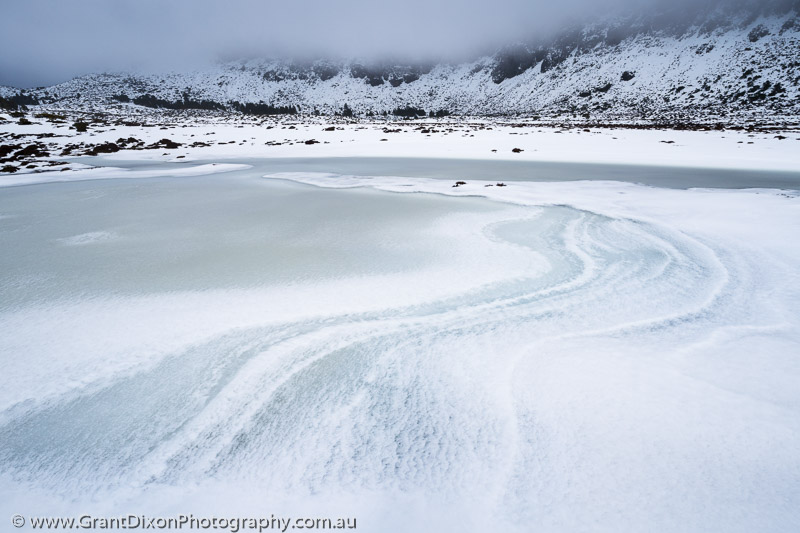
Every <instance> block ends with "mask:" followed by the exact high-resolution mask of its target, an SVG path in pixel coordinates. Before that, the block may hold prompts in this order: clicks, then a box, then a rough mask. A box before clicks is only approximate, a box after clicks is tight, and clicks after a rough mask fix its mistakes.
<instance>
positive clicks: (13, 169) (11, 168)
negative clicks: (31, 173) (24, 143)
mask: <svg viewBox="0 0 800 533" xmlns="http://www.w3.org/2000/svg"><path fill="white" fill-rule="evenodd" d="M17 170H19V169H18V168H17V167H15V166H14V165H3V168H0V172H8V173H9V174H13V173H14V172H16V171H17Z"/></svg>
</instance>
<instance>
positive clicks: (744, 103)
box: [0, 1, 800, 122]
mask: <svg viewBox="0 0 800 533" xmlns="http://www.w3.org/2000/svg"><path fill="white" fill-rule="evenodd" d="M712 4H714V5H711V6H710V7H708V5H707V4H706V5H707V7H706V8H705V9H701V8H697V9H696V10H695V11H694V12H692V13H691V14H690V15H691V16H690V15H685V16H684V17H683V18H681V19H676V18H675V13H674V12H673V13H650V14H645V15H642V14H641V13H639V14H628V15H627V16H625V17H610V18H609V19H607V20H605V21H604V22H602V23H594V24H592V25H587V26H583V27H581V28H579V29H576V30H572V31H566V32H562V33H561V34H559V35H558V36H557V37H556V38H553V39H549V40H547V41H539V42H534V43H526V44H518V45H514V46H509V47H506V48H504V49H502V50H499V51H497V52H496V53H495V54H493V55H491V56H486V57H483V58H480V59H478V60H476V61H473V62H470V63H461V64H455V65H453V64H438V65H432V66H431V65H428V66H419V65H416V66H414V65H411V66H409V65H393V64H380V65H379V64H375V63H364V62H358V61H355V60H351V61H344V62H333V61H327V60H326V61H322V60H320V61H316V62H311V63H299V62H296V61H295V62H293V61H288V60H280V61H266V60H249V61H238V62H231V63H225V64H219V65H216V66H214V67H212V68H209V69H206V70H202V71H195V72H179V73H178V72H176V73H171V74H159V75H153V74H148V75H142V74H136V75H135V74H128V73H115V74H107V73H106V74H95V75H88V76H83V77H80V78H76V79H74V80H71V81H68V82H66V83H62V84H59V85H55V86H53V87H48V88H42V89H36V90H31V91H28V92H27V93H26V94H27V95H28V96H33V97H35V98H38V99H39V101H40V102H41V103H42V104H43V105H46V106H48V107H52V108H56V109H58V108H60V109H70V108H71V109H83V110H87V109H95V110H97V109H103V110H116V111H118V112H122V113H123V114H124V113H126V111H127V110H128V109H129V107H130V106H134V105H136V104H135V103H134V102H139V103H140V104H142V103H143V104H145V105H147V106H150V107H169V106H173V107H189V108H192V107H195V108H206V109H226V110H242V109H244V108H243V106H244V105H245V104H247V103H263V104H266V105H269V106H275V107H284V106H286V107H291V108H294V109H296V110H297V111H298V112H300V113H307V114H312V113H320V114H334V113H342V112H343V111H345V112H346V109H347V108H349V109H352V111H353V112H354V114H355V115H380V114H384V113H389V114H391V113H392V112H393V111H395V110H397V109H406V111H407V112H409V113H418V112H423V111H424V112H425V113H426V114H429V113H430V112H434V113H435V112H437V111H444V112H448V113H450V114H463V115H521V116H540V117H543V118H549V117H563V118H572V117H574V118H583V119H587V118H588V119H591V120H642V119H643V120H656V121H661V122H675V121H707V120H722V121H725V120H738V119H742V120H756V121H759V120H768V121H776V120H777V121H788V122H793V121H796V120H797V117H798V116H799V115H800V7H799V6H800V2H796V1H769V2H764V3H762V4H761V7H760V8H759V7H752V4H748V5H750V6H751V7H749V8H746V9H745V8H739V9H733V8H732V7H731V6H732V3H730V2H712ZM721 6H724V7H726V9H723V7H721ZM765 6H766V7H765ZM13 94H15V91H12V90H10V89H4V90H0V96H5V97H6V98H8V97H9V96H10V95H13ZM345 106H347V108H346V107H345ZM407 108H412V109H407ZM262 110H263V109H262Z"/></svg>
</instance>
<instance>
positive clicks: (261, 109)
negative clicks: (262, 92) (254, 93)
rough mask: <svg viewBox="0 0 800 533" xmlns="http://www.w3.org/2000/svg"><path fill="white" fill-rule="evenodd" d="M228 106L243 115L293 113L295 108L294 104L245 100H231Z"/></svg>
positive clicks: (295, 111)
mask: <svg viewBox="0 0 800 533" xmlns="http://www.w3.org/2000/svg"><path fill="white" fill-rule="evenodd" d="M230 106H231V108H232V109H234V110H236V111H238V112H240V113H244V114H245V115H295V114H297V108H296V107H294V106H275V105H272V104H265V103H264V102H258V103H253V102H247V103H244V104H243V103H241V102H236V101H231V102H230Z"/></svg>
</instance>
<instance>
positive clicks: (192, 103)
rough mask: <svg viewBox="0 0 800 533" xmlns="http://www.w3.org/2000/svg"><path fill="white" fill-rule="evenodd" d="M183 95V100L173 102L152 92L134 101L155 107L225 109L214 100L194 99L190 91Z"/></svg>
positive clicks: (141, 104)
mask: <svg viewBox="0 0 800 533" xmlns="http://www.w3.org/2000/svg"><path fill="white" fill-rule="evenodd" d="M182 96H183V99H182V100H176V101H174V102H173V101H170V100H164V99H161V98H158V97H156V96H153V95H152V94H143V95H141V96H137V97H135V98H134V99H133V103H134V104H136V105H140V106H144V107H151V108H154V109H176V110H180V109H205V110H208V111H219V110H223V109H225V106H223V105H222V104H220V103H217V102H214V101H212V100H193V99H192V98H191V96H190V95H189V93H188V92H185V93H183V95H182Z"/></svg>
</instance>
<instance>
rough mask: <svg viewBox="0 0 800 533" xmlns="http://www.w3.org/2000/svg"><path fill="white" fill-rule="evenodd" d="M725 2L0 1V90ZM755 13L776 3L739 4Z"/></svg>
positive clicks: (412, 55) (409, 57)
mask: <svg viewBox="0 0 800 533" xmlns="http://www.w3.org/2000/svg"><path fill="white" fill-rule="evenodd" d="M734 3H735V4H741V3H742V2H741V0H739V1H725V0H701V1H700V2H698V1H696V0H695V1H689V0H678V1H675V0H562V1H559V2H551V1H547V0H496V1H493V2H484V1H481V0H441V1H438V2H429V1H425V0H405V1H402V2H399V1H391V2H374V1H371V0H346V1H342V2H330V1H325V0H297V1H293V2H274V1H266V2H265V1H256V0H232V1H227V2H215V1H211V0H175V1H170V2H162V1H158V0H119V1H114V2H107V1H103V0H75V1H70V2H63V1H60V0H5V1H4V2H3V20H4V22H3V25H2V26H3V31H2V32H0V50H2V52H0V85H10V86H14V87H21V88H23V87H34V86H45V85H52V84H54V83H57V82H60V81H65V80H67V79H70V78H72V77H75V76H79V75H83V74H87V73H90V72H102V71H120V70H124V71H130V70H135V71H155V70H187V69H190V68H196V67H199V66H202V65H205V64H207V63H208V62H213V61H217V60H220V59H233V58H237V59H238V58H242V57H262V58H283V59H286V58H299V57H305V58H309V57H310V58H320V57H340V58H341V57H347V58H352V57H359V58H362V59H363V58H366V59H375V58H379V57H380V58H385V57H392V58H397V59H402V60H403V61H413V60H427V61H431V60H432V61H438V60H442V59H446V60H451V61H463V60H471V59H474V58H475V57H476V56H478V55H481V54H485V53H492V52H494V50H495V49H497V48H498V47H501V46H503V45H506V44H509V43H511V42H516V41H529V40H532V39H537V38H542V37H545V36H548V35H553V34H555V33H557V32H558V31H560V30H562V29H563V28H564V27H566V26H569V25H571V24H576V23H585V22H587V21H592V20H594V19H596V18H598V17H601V16H608V15H609V14H610V13H614V14H619V15H620V16H627V15H629V14H631V13H634V12H642V13H647V12H650V11H653V10H655V11H658V10H662V9H665V8H667V9H672V10H674V11H675V12H677V13H682V12H684V11H685V10H686V8H692V9H698V7H700V6H703V5H706V4H734ZM749 3H750V4H754V5H761V4H769V3H783V4H786V3H789V4H791V3H792V2H786V1H783V0H779V1H778V2H776V1H775V0H772V1H771V2H752V1H751V2H749Z"/></svg>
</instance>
